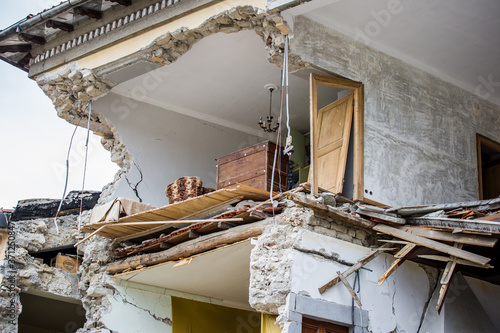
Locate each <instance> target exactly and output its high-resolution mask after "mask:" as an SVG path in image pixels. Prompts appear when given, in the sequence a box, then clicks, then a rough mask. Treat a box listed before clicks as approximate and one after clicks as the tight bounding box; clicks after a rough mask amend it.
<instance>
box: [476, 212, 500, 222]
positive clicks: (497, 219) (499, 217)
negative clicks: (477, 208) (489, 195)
mask: <svg viewBox="0 0 500 333" xmlns="http://www.w3.org/2000/svg"><path fill="white" fill-rule="evenodd" d="M476 220H484V221H495V222H500V212H499V213H494V214H490V215H486V216H483V217H479V218H477V219H476Z"/></svg>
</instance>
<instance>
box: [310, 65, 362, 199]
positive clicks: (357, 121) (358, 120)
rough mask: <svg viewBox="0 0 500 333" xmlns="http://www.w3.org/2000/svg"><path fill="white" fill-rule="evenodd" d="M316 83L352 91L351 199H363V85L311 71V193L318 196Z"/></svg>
mask: <svg viewBox="0 0 500 333" xmlns="http://www.w3.org/2000/svg"><path fill="white" fill-rule="evenodd" d="M318 85H321V86H327V87H333V88H342V89H350V90H352V91H353V92H354V110H353V114H354V116H353V124H354V132H353V133H351V135H352V136H353V140H354V141H353V144H354V149H353V152H352V153H353V185H354V189H353V198H352V199H353V200H354V201H362V200H364V196H363V191H364V183H363V178H364V177H363V176H364V85H363V84H362V83H361V82H358V81H352V80H348V79H343V78H338V77H333V76H328V75H322V74H314V73H311V74H310V77H309V98H310V108H309V110H310V126H311V148H310V149H311V166H310V172H311V177H310V179H311V193H312V194H313V195H315V196H318V193H319V188H318V175H317V172H316V169H315V165H314V161H315V159H316V156H315V151H314V150H315V149H314V148H315V142H316V140H317V138H316V137H315V134H314V133H315V131H316V124H317V120H318V97H317V87H318Z"/></svg>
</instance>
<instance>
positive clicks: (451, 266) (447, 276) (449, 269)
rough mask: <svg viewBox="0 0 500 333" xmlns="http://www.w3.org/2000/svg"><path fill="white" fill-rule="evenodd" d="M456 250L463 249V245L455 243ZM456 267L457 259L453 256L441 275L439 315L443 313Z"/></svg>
mask: <svg viewBox="0 0 500 333" xmlns="http://www.w3.org/2000/svg"><path fill="white" fill-rule="evenodd" d="M455 248H457V249H461V248H462V244H458V243H455ZM456 267H457V258H456V257H455V256H451V258H450V261H448V263H447V264H446V267H445V269H444V271H443V274H442V275H441V281H440V283H441V288H440V289H439V298H438V301H437V305H436V310H437V312H438V313H440V312H441V308H442V306H443V302H444V299H445V297H446V294H447V293H448V289H449V287H450V282H451V279H452V277H453V273H454V272H455V268H456Z"/></svg>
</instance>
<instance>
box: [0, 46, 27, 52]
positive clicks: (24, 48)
mask: <svg viewBox="0 0 500 333" xmlns="http://www.w3.org/2000/svg"><path fill="white" fill-rule="evenodd" d="M29 51H31V44H10V45H0V53H7V52H29Z"/></svg>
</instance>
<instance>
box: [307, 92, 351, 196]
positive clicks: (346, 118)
mask: <svg viewBox="0 0 500 333" xmlns="http://www.w3.org/2000/svg"><path fill="white" fill-rule="evenodd" d="M353 98H354V94H353V93H350V94H348V95H347V96H345V97H343V98H341V99H339V100H337V101H335V102H333V103H331V104H329V105H327V106H325V107H324V108H322V109H321V110H319V112H318V124H317V126H316V128H315V132H314V133H313V138H312V139H313V141H314V149H315V153H314V165H315V172H316V173H317V175H316V179H317V185H318V187H322V188H324V189H326V190H327V191H330V192H332V193H341V192H342V186H343V180H344V173H345V168H346V161H347V151H348V147H349V137H350V133H351V122H352V113H353V103H352V102H353Z"/></svg>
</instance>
